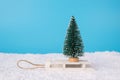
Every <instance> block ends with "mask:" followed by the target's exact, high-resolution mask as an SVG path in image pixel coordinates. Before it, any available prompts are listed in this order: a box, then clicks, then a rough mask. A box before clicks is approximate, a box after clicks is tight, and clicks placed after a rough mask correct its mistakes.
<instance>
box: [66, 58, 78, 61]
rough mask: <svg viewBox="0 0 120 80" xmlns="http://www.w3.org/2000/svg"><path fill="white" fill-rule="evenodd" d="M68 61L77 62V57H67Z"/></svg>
mask: <svg viewBox="0 0 120 80" xmlns="http://www.w3.org/2000/svg"><path fill="white" fill-rule="evenodd" d="M68 61H69V62H79V58H69V60H68Z"/></svg>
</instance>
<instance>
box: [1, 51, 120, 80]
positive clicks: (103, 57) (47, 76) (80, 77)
mask: <svg viewBox="0 0 120 80" xmlns="http://www.w3.org/2000/svg"><path fill="white" fill-rule="evenodd" d="M20 59H25V60H29V61H31V62H33V63H38V64H39V63H43V64H44V63H45V62H46V61H47V60H62V59H66V60H67V57H65V56H64V55H63V54H61V53H49V54H30V53H28V54H14V53H13V54H9V53H7V54H6V53H0V80H120V53H119V52H114V51H112V52H109V51H106V52H94V53H89V52H86V53H85V55H84V56H83V57H80V59H85V60H88V62H89V63H91V66H92V68H93V70H88V69H84V70H81V69H75V70H74V69H70V70H65V69H64V70H63V69H54V70H53V69H52V70H47V69H45V68H39V69H34V70H24V69H20V68H18V67H17V65H16V63H17V61H18V60H20ZM24 65H28V64H24Z"/></svg>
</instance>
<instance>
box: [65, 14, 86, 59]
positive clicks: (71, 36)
mask: <svg viewBox="0 0 120 80" xmlns="http://www.w3.org/2000/svg"><path fill="white" fill-rule="evenodd" d="M83 48H84V46H83V41H82V38H81V36H80V31H79V29H78V26H77V24H76V21H75V18H74V16H72V18H71V21H70V24H69V27H68V29H67V35H66V38H65V42H64V48H63V54H64V55H66V56H68V57H71V58H78V57H79V56H83V53H84V52H83Z"/></svg>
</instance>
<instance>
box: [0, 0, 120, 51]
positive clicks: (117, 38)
mask: <svg viewBox="0 0 120 80" xmlns="http://www.w3.org/2000/svg"><path fill="white" fill-rule="evenodd" d="M72 15H73V16H75V18H76V22H77V24H78V26H79V29H80V32H81V36H82V38H83V41H84V46H85V49H84V50H85V52H94V51H106V50H109V51H113V50H114V51H120V0H0V52H15V53H29V52H31V53H51V52H62V48H63V43H64V38H65V35H66V30H67V28H68V24H69V21H70V17H71V16H72Z"/></svg>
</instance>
